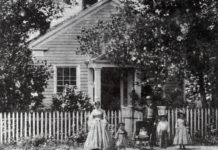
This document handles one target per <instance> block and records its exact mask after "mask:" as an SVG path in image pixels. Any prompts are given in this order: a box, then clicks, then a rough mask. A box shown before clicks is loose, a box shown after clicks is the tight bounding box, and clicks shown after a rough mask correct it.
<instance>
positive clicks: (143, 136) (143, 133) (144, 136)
mask: <svg viewBox="0 0 218 150" xmlns="http://www.w3.org/2000/svg"><path fill="white" fill-rule="evenodd" d="M138 137H139V139H140V140H141V141H140V144H143V145H145V146H147V145H149V136H148V131H147V130H146V129H145V127H142V128H141V129H140V130H139V136H138Z"/></svg>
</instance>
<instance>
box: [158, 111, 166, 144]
mask: <svg viewBox="0 0 218 150" xmlns="http://www.w3.org/2000/svg"><path fill="white" fill-rule="evenodd" d="M157 133H158V137H159V141H160V147H161V148H167V146H168V135H169V123H168V121H167V118H166V115H162V116H161V118H160V122H159V123H158V125H157Z"/></svg>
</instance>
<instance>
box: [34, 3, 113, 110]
mask: <svg viewBox="0 0 218 150" xmlns="http://www.w3.org/2000/svg"><path fill="white" fill-rule="evenodd" d="M86 11H87V10H86ZM115 11H116V6H115V5H114V4H112V2H110V1H109V2H108V3H105V4H103V5H102V6H100V7H98V8H96V9H95V10H93V11H92V12H90V13H89V14H88V15H86V16H83V17H82V18H80V19H79V20H77V21H76V22H74V23H72V25H70V26H68V27H67V28H64V29H61V31H60V32H58V33H57V34H56V35H53V36H52V38H50V39H49V40H48V41H46V42H44V41H43V42H42V43H43V44H41V45H40V49H44V48H45V49H47V51H44V54H43V55H44V56H38V57H37V58H39V59H45V60H47V62H48V64H51V65H52V66H53V69H54V73H53V78H51V79H50V80H49V81H48V86H47V88H46V89H45V92H44V96H45V99H44V101H43V102H44V105H45V106H47V107H49V106H50V105H51V104H52V95H53V94H54V93H55V87H54V86H55V73H56V71H55V68H56V66H57V65H58V66H65V65H67V66H76V67H77V68H78V70H77V71H79V72H78V74H77V75H78V76H77V77H78V87H79V88H80V90H82V91H84V92H86V93H88V68H87V65H86V63H85V61H86V60H88V57H87V56H81V55H77V54H76V51H77V50H78V49H79V43H78V41H77V36H78V35H80V31H81V29H82V28H83V27H86V28H87V27H91V26H93V25H94V24H96V23H97V21H98V20H103V21H107V20H110V14H111V13H112V12H115ZM33 51H34V50H33Z"/></svg>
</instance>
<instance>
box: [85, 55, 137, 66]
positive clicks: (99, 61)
mask: <svg viewBox="0 0 218 150" xmlns="http://www.w3.org/2000/svg"><path fill="white" fill-rule="evenodd" d="M86 63H87V64H88V68H136V67H134V66H133V65H125V66H119V65H117V64H114V63H112V62H111V61H110V60H108V59H107V58H106V57H105V55H104V54H102V55H100V56H98V57H95V58H90V59H89V60H87V61H86Z"/></svg>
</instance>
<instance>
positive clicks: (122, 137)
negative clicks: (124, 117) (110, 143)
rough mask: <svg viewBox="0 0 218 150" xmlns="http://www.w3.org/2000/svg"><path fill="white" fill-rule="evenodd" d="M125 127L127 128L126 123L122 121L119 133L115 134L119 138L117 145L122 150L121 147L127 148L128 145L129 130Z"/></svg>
mask: <svg viewBox="0 0 218 150" xmlns="http://www.w3.org/2000/svg"><path fill="white" fill-rule="evenodd" d="M124 128H125V124H124V123H120V124H119V129H118V130H117V133H116V136H115V138H116V139H117V142H116V146H117V148H118V150H120V149H124V150H125V149H126V146H127V132H126V130H125V129H124Z"/></svg>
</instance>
